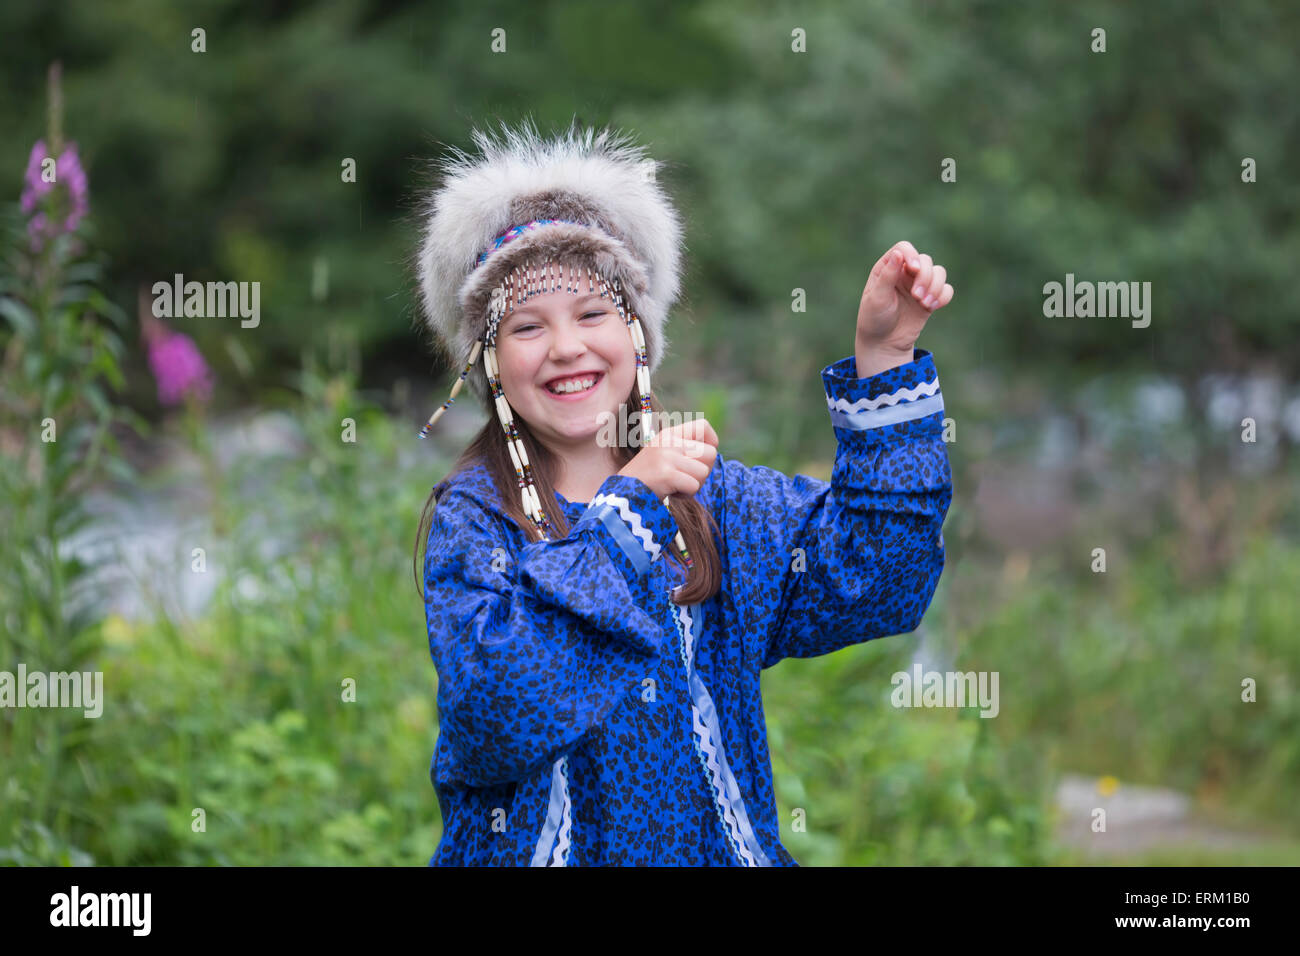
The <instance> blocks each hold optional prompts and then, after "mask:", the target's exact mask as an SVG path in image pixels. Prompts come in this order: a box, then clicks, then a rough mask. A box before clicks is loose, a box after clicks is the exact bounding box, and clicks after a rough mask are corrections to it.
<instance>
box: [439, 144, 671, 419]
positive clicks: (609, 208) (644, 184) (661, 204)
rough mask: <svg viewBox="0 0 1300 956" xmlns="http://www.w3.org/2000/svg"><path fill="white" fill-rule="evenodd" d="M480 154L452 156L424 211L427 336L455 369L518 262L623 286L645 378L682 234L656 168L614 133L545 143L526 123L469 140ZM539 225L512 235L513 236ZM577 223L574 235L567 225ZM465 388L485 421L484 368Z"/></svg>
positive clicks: (662, 344)
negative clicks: (571, 268)
mask: <svg viewBox="0 0 1300 956" xmlns="http://www.w3.org/2000/svg"><path fill="white" fill-rule="evenodd" d="M471 135H472V138H473V140H474V144H475V146H476V147H477V149H478V155H476V156H470V155H467V154H466V153H464V152H463V151H461V150H459V149H457V148H455V147H452V151H451V154H450V155H449V156H447V157H444V158H443V159H442V160H440V161H438V162H437V163H436V166H437V169H438V171H439V172H440V173H441V174H442V176H441V178H442V182H441V183H440V184H439V185H438V186H437V187H436V188H435V189H434V190H433V192H432V193H431V194H430V195H429V196H428V198H427V200H426V201H425V203H424V205H423V209H422V219H423V221H424V232H423V239H422V243H421V246H420V252H419V263H418V271H419V277H420V299H421V307H422V312H423V319H424V323H425V325H426V327H427V329H428V330H429V331H430V332H431V333H432V334H433V335H434V336H435V337H436V338H437V339H438V341H439V342H441V343H442V345H443V346H444V347H445V348H447V349H448V350H449V351H450V353H451V355H452V358H453V360H455V359H457V358H461V359H463V358H464V357H465V356H467V355H469V354H470V353H471V350H472V349H473V347H474V344H475V342H476V340H477V339H479V338H480V337H481V336H482V335H483V334H484V332H485V330H486V329H487V326H488V318H489V307H490V299H491V296H492V293H493V290H494V289H495V288H496V287H497V286H498V285H500V283H501V282H502V280H503V279H504V278H505V276H506V275H507V274H508V273H510V272H512V271H513V270H514V269H516V268H517V267H519V266H521V265H523V264H524V263H526V262H532V263H534V264H536V265H541V264H543V263H545V262H548V261H549V262H555V263H563V264H565V265H576V266H585V267H588V268H590V269H592V270H593V271H595V272H597V273H599V274H600V275H602V276H604V277H605V278H606V279H608V280H610V281H616V282H617V283H618V284H620V285H621V288H622V292H623V295H624V296H626V298H627V301H628V306H629V308H631V310H632V311H633V312H635V313H636V314H637V315H638V316H639V317H640V319H641V321H642V324H643V329H644V336H645V346H646V358H647V361H648V369H649V372H650V373H651V374H653V372H654V371H655V369H656V368H657V367H658V365H659V362H660V361H661V360H662V358H663V355H664V352H665V351H666V349H667V346H668V339H667V337H666V335H665V327H666V326H667V324H668V310H669V308H670V307H671V306H672V304H673V302H674V301H675V299H676V298H677V293H678V289H679V286H680V271H681V251H682V226H681V222H680V219H679V216H678V214H677V211H676V210H675V209H674V208H673V205H672V203H671V201H670V199H669V198H668V195H667V194H666V193H665V192H664V190H663V189H662V188H661V187H660V186H659V185H658V183H657V181H656V173H657V171H658V170H659V168H660V167H661V164H660V163H658V162H656V161H655V160H653V159H649V158H648V157H646V156H645V153H644V150H643V148H642V147H640V146H637V145H634V144H633V143H632V142H631V141H630V140H629V138H628V137H627V136H626V135H625V134H623V133H615V132H611V131H610V130H609V129H608V128H606V129H604V130H601V131H599V132H597V131H596V130H595V129H593V128H587V129H585V130H584V129H579V127H578V124H577V122H576V120H575V121H574V122H572V123H571V125H570V127H569V129H568V130H567V131H565V132H563V133H561V134H559V135H558V136H555V137H553V138H550V139H543V138H542V137H541V135H540V134H539V133H538V132H537V130H536V128H535V126H534V125H533V124H532V122H531V121H530V120H525V121H524V122H523V124H522V125H521V126H520V127H518V128H516V129H511V128H508V127H507V126H506V125H505V123H502V124H501V132H500V136H499V137H497V138H495V139H494V138H493V137H492V136H491V135H489V134H488V133H486V132H484V131H482V130H478V129H475V130H473V131H472V134H471ZM536 220H570V221H571V222H548V223H546V224H543V225H538V226H536V227H534V228H530V229H528V230H527V231H524V232H520V233H518V234H517V235H513V236H510V237H508V238H506V239H505V241H502V239H503V237H504V236H505V234H506V233H507V232H509V231H510V230H511V229H512V227H517V226H521V225H523V224H525V223H530V222H535V221H536ZM575 223H577V224H575ZM469 384H470V386H471V387H472V388H473V389H474V391H475V393H476V394H477V395H478V397H479V399H480V401H482V402H483V405H484V407H485V408H486V409H487V410H488V412H489V413H491V411H492V408H493V396H492V395H491V394H490V390H489V386H488V381H487V377H486V374H485V368H484V366H483V364H482V363H476V364H474V366H473V367H472V368H471V369H470V373H469Z"/></svg>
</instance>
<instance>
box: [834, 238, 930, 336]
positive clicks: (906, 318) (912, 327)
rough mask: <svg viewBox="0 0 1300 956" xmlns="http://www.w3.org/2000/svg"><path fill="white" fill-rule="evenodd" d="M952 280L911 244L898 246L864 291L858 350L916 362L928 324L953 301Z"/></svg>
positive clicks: (904, 242) (883, 258)
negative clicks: (918, 343) (918, 344)
mask: <svg viewBox="0 0 1300 956" xmlns="http://www.w3.org/2000/svg"><path fill="white" fill-rule="evenodd" d="M947 278H948V274H947V270H946V269H944V267H943V266H941V265H937V264H935V262H934V261H933V260H932V259H931V258H930V257H929V256H927V255H923V254H922V253H919V252H917V251H916V247H915V246H913V245H912V244H911V243H910V242H908V241H907V240H902V241H901V242H896V243H895V244H894V245H893V246H892V247H891V248H890V249H889V251H888V252H886V253H885V254H884V255H883V256H881V257H880V260H879V261H878V262H877V263H876V264H875V267H874V268H872V270H871V275H870V276H869V277H868V278H867V285H866V288H865V289H863V290H862V301H861V302H860V303H859V304H858V330H857V345H858V347H859V348H861V349H866V350H871V351H877V350H879V351H883V352H896V353H898V354H900V355H904V356H907V358H908V360H909V361H910V359H911V355H912V349H913V348H914V347H915V345H916V340H917V338H918V337H919V336H920V334H921V329H922V328H924V327H925V322H926V320H927V319H928V318H930V315H931V313H933V312H934V311H935V310H936V309H942V308H943V307H944V306H945V305H947V304H948V303H949V302H951V301H952V297H953V287H952V286H951V285H950V284H949V283H948V282H947Z"/></svg>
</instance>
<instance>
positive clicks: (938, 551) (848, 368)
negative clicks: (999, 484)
mask: <svg viewBox="0 0 1300 956" xmlns="http://www.w3.org/2000/svg"><path fill="white" fill-rule="evenodd" d="M822 382H823V386H824V388H825V392H826V401H827V405H828V407H829V410H830V416H831V424H832V426H833V427H834V430H835V437H836V440H837V443H838V445H837V449H836V453H835V463H834V465H833V467H832V471H831V480H830V482H829V483H828V482H825V481H820V480H818V479H815V478H811V477H809V476H806V475H796V476H795V477H793V478H790V477H787V476H786V475H784V474H782V473H781V472H779V471H776V470H774V469H771V468H767V467H764V466H755V467H749V466H746V465H744V464H742V463H740V462H738V461H732V460H725V461H724V460H721V456H719V458H720V468H715V469H714V471H715V472H719V471H720V474H719V476H718V479H717V480H718V482H720V484H721V490H720V494H721V495H722V497H723V499H724V504H723V507H722V512H723V519H722V522H720V530H723V542H724V544H723V547H724V548H725V549H726V552H727V559H726V562H725V564H726V568H727V573H728V582H729V586H730V587H731V588H732V589H733V592H734V594H735V596H736V599H735V605H736V608H737V612H738V613H739V614H741V615H742V617H743V618H744V619H745V620H746V631H747V633H750V634H752V635H754V637H753V638H752V639H753V640H754V641H755V642H756V645H755V647H754V650H753V653H754V654H755V655H756V656H759V657H761V661H762V664H761V666H762V667H763V668H767V667H771V666H772V665H773V664H776V663H778V662H779V661H781V660H783V659H784V658H787V657H816V656H818V655H821V654H827V653H830V652H831V651H835V650H839V649H840V648H843V647H846V646H848V645H850V644H856V643H860V642H863V641H869V640H872V639H874V638H878V637H885V636H887V635H891V634H901V633H905V632H908V631H912V630H914V629H915V628H916V627H917V625H919V624H920V622H921V618H922V616H923V615H924V613H925V611H926V609H927V608H928V607H929V605H930V600H931V598H933V596H934V591H935V588H936V587H937V585H938V582H939V576H940V574H941V572H942V571H943V565H944V545H943V521H944V518H945V517H946V515H947V512H948V506H949V504H950V502H951V501H952V474H951V471H950V469H949V462H948V450H947V446H946V444H945V443H944V441H943V396H942V393H941V392H940V390H939V376H938V372H937V370H936V369H935V365H934V359H933V357H932V356H931V354H930V353H929V352H927V351H926V350H924V349H916V350H914V352H913V358H912V361H911V362H908V363H906V364H904V365H901V366H897V367H895V368H892V369H887V370H886V371H884V372H881V373H879V374H877V375H871V376H868V377H866V378H858V377H857V363H856V360H855V359H854V357H853V356H849V357H847V358H844V359H841V360H840V361H838V362H835V363H833V364H831V365H829V366H827V367H826V368H825V369H823V370H822Z"/></svg>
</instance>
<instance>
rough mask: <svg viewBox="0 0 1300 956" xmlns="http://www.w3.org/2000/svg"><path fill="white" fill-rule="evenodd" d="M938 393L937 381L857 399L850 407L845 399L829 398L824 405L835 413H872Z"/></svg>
mask: <svg viewBox="0 0 1300 956" xmlns="http://www.w3.org/2000/svg"><path fill="white" fill-rule="evenodd" d="M938 391H939V379H938V378H936V379H935V380H934V381H933V382H922V383H921V384H919V385H917V386H915V387H913V388H900V389H898V390H897V391H895V392H890V393H889V394H888V395H877V396H876V397H875V398H859V399H858V400H857V401H856V402H854V403H853V404H852V405H850V404H849V400H848V399H847V398H837V399H835V401H833V402H832V401H831V400H830V398H829V397H827V399H826V404H827V405H828V406H829V407H830V408H831V410H832V411H837V412H860V411H873V410H875V409H877V408H884V407H885V406H886V405H897V404H898V403H899V402H914V401H916V400H917V399H918V398H921V397H922V396H930V395H933V394H935V393H936V392H938Z"/></svg>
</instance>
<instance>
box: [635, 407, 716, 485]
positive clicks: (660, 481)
mask: <svg viewBox="0 0 1300 956" xmlns="http://www.w3.org/2000/svg"><path fill="white" fill-rule="evenodd" d="M717 458H718V433H717V432H715V431H714V430H713V426H712V425H710V424H709V423H708V422H707V421H705V420H704V419H703V418H694V419H691V420H690V421H688V422H682V424H680V425H672V426H670V427H668V428H665V429H663V430H662V431H660V432H657V433H656V434H655V437H654V438H652V439H650V441H649V443H648V444H646V445H645V446H644V447H643V448H642V449H641V450H640V451H638V452H637V453H636V455H635V456H634V457H633V459H632V460H631V461H629V462H628V463H627V464H626V465H624V466H623V468H622V469H621V470H620V471H619V474H620V475H628V476H629V477H632V478H638V479H640V480H641V481H642V482H643V483H644V484H645V485H646V486H647V487H649V489H650V490H651V491H653V492H654V493H655V494H656V495H658V496H659V497H660V498H666V497H668V496H669V495H674V494H681V495H694V494H695V493H696V492H697V491H699V490H700V488H702V487H703V486H704V481H705V479H706V478H708V477H709V471H710V470H711V469H712V468H713V463H714V462H715V461H717Z"/></svg>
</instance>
